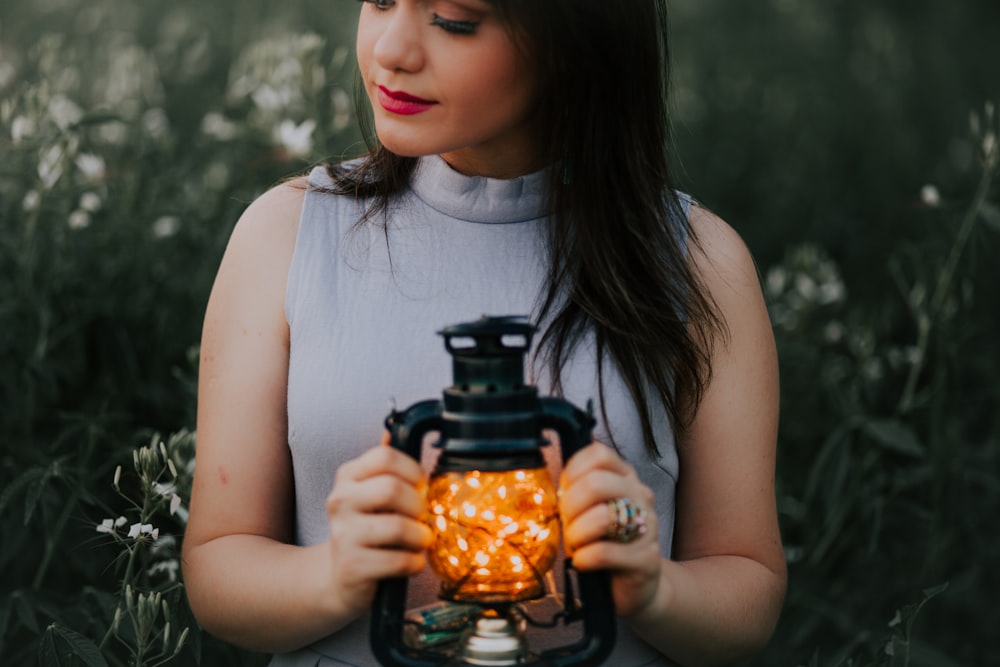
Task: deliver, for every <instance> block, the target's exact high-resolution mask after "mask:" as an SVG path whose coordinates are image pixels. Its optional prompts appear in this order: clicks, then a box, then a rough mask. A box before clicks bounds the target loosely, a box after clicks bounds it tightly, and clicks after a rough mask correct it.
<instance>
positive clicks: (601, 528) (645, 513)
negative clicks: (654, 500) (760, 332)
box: [563, 502, 658, 551]
mask: <svg viewBox="0 0 1000 667" xmlns="http://www.w3.org/2000/svg"><path fill="white" fill-rule="evenodd" d="M638 508H639V510H638V511H639V512H641V519H637V521H641V523H642V525H643V526H644V528H643V529H642V530H641V532H640V533H639V535H638V537H637V538H636V539H634V540H632V541H631V542H630V543H629V544H635V543H636V542H639V541H640V540H649V541H652V542H653V543H656V542H657V540H658V537H657V518H656V514H655V513H654V512H653V510H652V509H651V508H652V505H638ZM618 519H619V517H618V516H617V515H616V514H615V513H614V510H612V508H611V507H610V506H609V505H608V503H607V502H604V503H600V504H597V505H591V506H590V507H588V508H587V509H586V510H585V511H584V512H582V513H580V514H579V515H578V516H577V517H576V518H575V519H574V520H572V521H569V522H566V523H565V525H564V526H563V539H564V540H565V542H566V548H567V549H569V550H570V551H574V550H576V549H579V548H580V547H583V546H585V545H587V544H590V543H591V542H597V541H600V540H603V541H607V540H609V539H611V536H612V528H613V527H615V526H616V522H617V520H618ZM612 541H614V540H612Z"/></svg>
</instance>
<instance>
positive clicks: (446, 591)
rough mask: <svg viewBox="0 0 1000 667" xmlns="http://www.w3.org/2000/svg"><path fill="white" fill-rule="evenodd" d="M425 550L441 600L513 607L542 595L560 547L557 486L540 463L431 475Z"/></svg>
mask: <svg viewBox="0 0 1000 667" xmlns="http://www.w3.org/2000/svg"><path fill="white" fill-rule="evenodd" d="M427 493H428V495H427V499H428V503H427V505H428V508H429V515H428V517H427V524H428V525H429V526H430V527H431V530H432V531H433V533H434V542H433V544H432V545H431V547H430V549H429V550H428V560H429V562H430V565H431V568H433V570H434V572H435V573H436V574H437V575H438V577H440V578H441V597H443V598H445V599H449V600H456V601H458V600H462V601H477V602H484V603H490V602H517V601H523V600H531V599H534V598H538V597H541V596H542V595H544V592H545V582H544V577H545V573H546V572H548V571H549V570H550V569H551V568H552V565H553V564H554V562H555V559H556V554H557V551H558V546H559V516H558V507H557V499H556V491H555V485H554V484H553V482H552V476H551V475H550V474H549V471H548V469H547V468H546V467H545V466H541V467H539V468H530V469H517V470H504V471H496V472H495V471H480V470H471V471H448V472H439V473H435V475H433V476H432V477H431V481H430V485H429V487H428V492H427Z"/></svg>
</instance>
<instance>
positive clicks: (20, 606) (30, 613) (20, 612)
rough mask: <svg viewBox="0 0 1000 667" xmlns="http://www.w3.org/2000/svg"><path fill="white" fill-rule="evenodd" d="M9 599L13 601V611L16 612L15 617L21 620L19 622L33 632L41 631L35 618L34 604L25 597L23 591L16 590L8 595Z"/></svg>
mask: <svg viewBox="0 0 1000 667" xmlns="http://www.w3.org/2000/svg"><path fill="white" fill-rule="evenodd" d="M10 599H11V601H12V602H13V603H14V612H15V613H16V614H17V618H18V620H19V621H21V624H22V625H24V627H26V628H28V629H29V630H31V631H32V632H33V633H35V634H38V633H39V632H41V628H40V627H39V626H38V620H37V619H36V618H35V609H34V606H33V605H32V604H31V602H30V601H29V600H28V599H27V598H26V597H25V595H24V593H22V592H20V591H17V592H16V593H14V594H12V595H11V596H10Z"/></svg>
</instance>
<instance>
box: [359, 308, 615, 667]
mask: <svg viewBox="0 0 1000 667" xmlns="http://www.w3.org/2000/svg"><path fill="white" fill-rule="evenodd" d="M534 331H535V329H534V327H533V326H532V325H531V324H530V323H529V322H528V320H527V318H523V317H484V318H482V319H480V320H477V321H475V322H469V323H464V324H458V325H455V326H451V327H448V328H446V329H444V330H443V331H441V332H439V333H440V334H441V335H442V336H443V337H444V339H445V347H446V349H447V350H448V352H449V353H451V355H452V360H453V381H454V384H453V385H452V386H451V387H448V388H446V389H445V390H444V395H443V399H442V400H427V401H421V402H419V403H415V404H413V405H412V406H410V407H409V408H407V409H406V410H404V411H402V412H399V411H396V410H395V409H393V410H392V412H391V413H390V414H389V416H388V417H387V418H386V427H387V428H388V429H389V433H390V442H391V444H392V446H393V447H396V448H397V449H400V450H402V451H404V452H406V453H407V454H409V455H410V456H411V457H413V458H414V459H416V460H418V461H419V460H420V457H421V449H422V444H423V440H424V436H425V435H426V434H427V433H429V432H431V431H437V432H439V433H440V439H439V441H438V442H437V443H435V447H437V448H439V449H440V450H441V453H440V456H439V457H438V461H437V466H436V468H435V470H434V472H433V473H432V474H431V479H430V483H429V487H428V516H427V521H428V524H429V525H430V526H431V529H432V531H434V535H435V539H434V545H432V547H431V548H430V549H429V551H428V560H429V562H430V564H431V567H432V569H433V570H434V571H435V573H437V574H438V576H439V577H441V578H442V588H441V596H440V597H441V598H442V599H443V600H446V601H449V602H452V603H455V604H454V605H448V606H446V607H444V608H443V609H441V610H439V611H440V613H442V614H444V615H446V616H448V615H454V616H456V617H457V619H456V623H459V624H461V623H462V622H463V621H466V620H467V621H468V623H466V624H465V629H464V633H463V635H462V637H461V639H460V641H458V642H457V643H456V642H451V643H450V644H448V645H447V646H445V647H443V648H442V647H439V646H427V645H421V644H422V643H421V642H414V641H412V640H411V639H408V637H410V636H412V635H413V634H414V633H413V632H408V630H409V631H413V630H414V629H416V630H417V633H416V634H419V631H420V629H421V625H420V623H421V622H420V621H419V620H414V619H413V615H412V613H411V614H410V617H409V618H407V609H406V602H407V599H406V595H407V579H405V578H395V579H386V580H383V581H381V582H379V586H378V590H377V592H376V596H375V601H374V604H373V609H372V620H371V623H372V625H371V645H372V650H373V652H374V653H375V657H376V658H377V659H378V661H379V662H380V663H381V664H383V665H385V666H386V667H432V666H437V665H442V664H448V665H490V666H501V665H515V664H517V665H531V666H533V667H571V666H572V667H595V666H596V665H600V664H601V663H602V662H604V660H605V659H606V658H607V657H608V655H609V654H610V652H611V649H612V648H613V646H614V642H615V618H614V605H613V601H612V598H611V583H610V575H609V574H608V573H607V572H604V571H601V572H575V570H573V566H572V560H571V559H569V558H567V559H566V561H565V563H564V584H563V588H564V590H563V591H562V594H561V598H562V608H561V609H560V610H559V611H558V613H556V614H555V618H553V619H552V620H551V621H549V622H548V623H546V622H538V621H536V620H535V619H532V618H530V617H528V616H527V615H526V614H524V613H522V611H521V603H523V602H526V601H529V600H533V599H537V598H539V597H542V596H543V595H544V594H545V586H544V582H543V576H544V575H545V574H546V572H548V571H549V570H550V569H551V568H552V566H553V564H554V561H555V560H556V557H557V551H558V543H559V522H558V511H557V508H556V495H555V488H554V485H553V483H552V480H551V476H550V475H549V473H548V470H547V467H546V464H545V460H544V457H543V456H542V451H541V447H543V446H546V445H547V444H548V443H547V441H546V440H545V439H544V438H543V436H542V431H543V429H552V430H554V431H555V432H556V433H557V434H558V435H559V442H560V453H561V455H562V458H563V461H564V462H565V461H567V460H568V459H569V458H570V457H571V456H572V455H573V454H575V453H576V452H577V451H578V450H579V449H581V448H582V447H585V446H586V445H587V444H589V443H590V442H591V440H592V434H591V430H592V429H593V426H594V423H595V422H594V418H593V416H592V415H591V413H590V410H589V406H588V410H587V411H583V410H580V409H579V408H577V407H575V406H574V405H572V404H571V403H569V402H567V401H564V400H562V399H559V398H554V397H539V396H538V390H537V388H536V387H534V386H532V385H528V384H526V383H525V382H524V354H525V352H527V350H528V348H529V347H530V343H531V337H532V334H533V333H534ZM573 573H575V577H574V576H573ZM574 579H575V582H576V585H575V586H574V583H573V582H574ZM574 589H576V590H574ZM470 609H471V610H472V611H471V613H470V612H469V610H470ZM463 614H464V615H465V616H463ZM438 620H440V619H438ZM559 622H561V623H564V624H567V625H570V624H580V626H581V628H582V637H581V639H579V640H578V641H575V642H572V643H570V644H567V645H564V646H559V647H555V648H550V649H545V650H541V651H537V652H531V650H530V647H528V646H527V642H526V640H525V636H524V634H525V626H526V625H528V624H533V625H537V626H539V627H551V626H554V625H556V624H557V623H559ZM415 626H416V627H415ZM428 627H429V626H428Z"/></svg>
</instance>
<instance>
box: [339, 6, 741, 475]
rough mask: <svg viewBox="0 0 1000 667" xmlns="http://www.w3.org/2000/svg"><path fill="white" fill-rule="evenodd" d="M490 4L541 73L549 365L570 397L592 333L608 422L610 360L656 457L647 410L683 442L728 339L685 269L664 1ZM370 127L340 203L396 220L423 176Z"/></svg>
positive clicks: (544, 350)
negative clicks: (354, 200) (575, 361)
mask: <svg viewBox="0 0 1000 667" xmlns="http://www.w3.org/2000/svg"><path fill="white" fill-rule="evenodd" d="M489 1H490V3H491V4H492V5H493V6H494V8H495V10H496V12H497V14H498V15H499V16H500V18H501V20H503V21H504V22H505V23H506V24H507V25H508V26H509V28H510V30H511V34H512V36H513V37H514V39H515V41H516V42H517V43H518V44H520V45H522V46H523V48H525V49H526V50H527V53H528V54H529V56H530V58H531V61H532V62H533V63H535V66H536V67H538V69H539V70H540V72H539V75H540V81H539V90H543V91H545V92H544V95H543V96H542V99H541V100H540V105H541V109H540V110H539V117H540V118H541V119H542V125H543V126H544V127H545V129H546V133H545V137H546V144H545V145H543V146H542V147H541V148H542V150H543V157H545V158H546V161H547V163H548V164H550V165H553V168H551V169H549V178H550V182H549V185H548V210H549V213H550V223H549V227H548V229H549V234H548V249H549V259H550V261H549V271H548V281H547V284H546V288H545V293H544V294H543V295H542V297H541V307H540V311H539V313H538V318H539V321H544V322H548V325H547V327H546V328H545V330H544V331H543V332H542V336H541V339H540V345H539V347H538V350H539V352H538V354H539V355H541V356H542V359H543V361H544V363H545V364H546V365H547V366H548V367H549V369H550V371H551V375H552V377H553V378H554V382H555V390H556V391H557V392H558V391H561V386H560V382H559V377H560V371H561V369H562V368H563V366H564V365H565V363H566V361H567V360H568V358H569V355H570V354H571V353H572V351H573V350H574V348H575V346H576V345H577V344H578V343H579V342H580V341H581V339H582V336H583V335H584V334H586V333H589V332H592V333H593V335H594V339H595V342H596V345H597V361H598V379H599V380H600V382H599V389H598V391H599V392H600V398H601V401H600V404H601V406H602V408H601V409H602V411H603V409H604V408H603V406H604V400H603V399H604V381H603V378H604V372H605V363H606V362H605V359H606V357H608V356H610V358H611V359H613V361H614V363H615V364H616V365H617V366H618V370H619V372H620V374H621V376H622V378H623V379H624V381H625V383H626V386H627V387H628V389H629V392H630V393H631V396H632V399H633V400H634V401H635V404H636V407H637V409H638V412H639V415H640V419H641V425H642V432H643V439H644V441H645V444H646V448H647V450H648V451H649V452H650V454H652V455H655V454H656V453H657V452H658V448H657V443H656V438H655V435H654V432H653V427H652V420H651V417H650V401H651V400H653V399H658V400H660V401H661V402H662V403H663V405H664V407H665V408H666V410H667V414H668V416H669V417H670V419H671V422H672V424H673V427H674V429H675V430H676V431H683V430H684V428H685V427H686V426H687V425H688V424H689V423H690V420H691V419H692V418H693V415H694V411H695V409H696V407H697V405H698V403H699V402H700V400H701V396H702V394H703V391H704V388H705V387H706V386H707V384H708V382H709V379H710V377H711V363H710V361H711V359H710V352H711V348H712V345H713V342H714V341H715V339H716V337H717V336H718V335H720V334H724V333H725V326H724V322H723V321H722V318H721V316H720V314H719V313H718V310H717V308H716V306H715V304H714V303H713V302H712V299H711V297H710V295H709V294H708V293H707V291H706V290H705V289H704V287H703V286H702V285H701V283H700V282H699V280H698V278H697V276H696V275H695V273H694V272H693V271H692V268H691V266H690V263H689V261H688V256H689V249H690V247H692V246H693V245H695V244H697V238H696V237H695V235H694V231H693V230H692V229H691V226H690V224H689V222H688V220H687V217H686V216H685V215H683V213H682V208H681V205H680V202H679V201H678V197H677V195H676V192H675V190H674V188H673V181H672V179H671V177H670V169H669V166H668V162H669V159H668V139H669V122H668V121H669V119H668V112H667V97H666V91H667V88H668V83H669V73H668V72H669V67H668V64H669V58H668V48H667V9H666V2H665V0H629V1H628V2H621V3H619V2H612V1H609V0H584V1H582V2H581V1H580V0H544V1H539V0H489ZM359 104H360V102H359ZM368 129H369V131H368V132H366V135H367V136H368V141H369V149H370V151H369V154H368V156H367V157H366V158H365V159H364V160H362V161H361V162H360V163H356V164H355V165H354V166H352V167H351V168H349V169H345V168H344V167H343V166H336V165H331V166H330V167H329V169H330V172H331V175H332V176H333V177H334V179H335V182H336V183H337V185H336V190H337V191H339V192H342V193H345V194H353V195H355V196H361V197H370V198H371V199H370V201H371V202H372V203H371V206H370V208H369V209H368V211H367V215H366V216H365V217H364V218H363V219H362V224H363V223H364V221H365V220H367V219H370V218H371V217H372V215H374V214H375V213H376V212H378V211H385V210H387V207H388V204H389V202H390V200H391V199H392V197H393V196H394V195H396V194H398V193H400V192H401V191H402V190H403V189H404V188H405V187H406V185H407V183H408V182H409V179H410V176H411V175H412V173H413V169H414V167H415V165H416V160H415V159H414V158H407V157H401V156H398V155H395V154H393V153H391V152H389V151H388V150H386V149H385V148H384V147H382V146H381V145H380V144H379V143H378V141H377V139H376V138H375V137H374V133H373V132H371V131H370V128H368ZM602 416H603V417H605V423H607V419H606V415H602ZM612 437H613V436H612Z"/></svg>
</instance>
